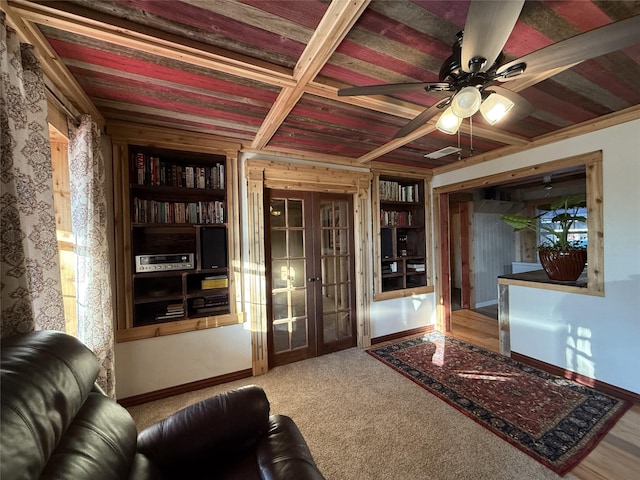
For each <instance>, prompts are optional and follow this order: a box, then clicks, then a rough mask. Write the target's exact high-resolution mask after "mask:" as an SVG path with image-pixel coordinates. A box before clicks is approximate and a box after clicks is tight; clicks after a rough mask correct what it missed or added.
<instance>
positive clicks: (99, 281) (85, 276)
mask: <svg viewBox="0 0 640 480" xmlns="http://www.w3.org/2000/svg"><path fill="white" fill-rule="evenodd" d="M69 173H70V175H69V178H70V180H71V185H70V186H71V223H72V229H73V236H74V243H75V254H76V291H77V304H76V311H77V315H78V338H80V340H82V341H83V342H84V344H85V345H87V346H88V347H89V348H90V349H91V350H93V352H94V353H95V354H96V355H97V356H98V358H99V359H100V365H101V368H100V373H99V375H98V380H97V382H98V384H99V385H100V387H102V389H103V390H104V391H105V393H107V395H110V396H111V397H114V396H115V376H114V371H113V366H114V357H113V350H114V334H113V323H114V318H113V308H112V300H111V267H110V263H109V244H108V232H107V199H106V195H105V188H106V172H105V165H104V158H103V156H102V151H101V148H100V132H99V130H98V126H97V125H96V123H95V122H93V121H92V119H91V117H90V116H89V115H83V116H82V118H81V119H80V125H79V126H78V127H76V126H75V125H72V124H71V122H69Z"/></svg>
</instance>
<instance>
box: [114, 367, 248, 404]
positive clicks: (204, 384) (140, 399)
mask: <svg viewBox="0 0 640 480" xmlns="http://www.w3.org/2000/svg"><path fill="white" fill-rule="evenodd" d="M249 377H251V369H250V368H247V369H246V370H240V371H238V372H232V373H227V374H225V375H219V376H217V377H211V378H205V379H203V380H197V381H195V382H189V383H183V384H182V385H176V386H174V387H168V388H162V389H160V390H154V391H153V392H148V393H141V394H140V395H134V396H131V397H126V398H122V399H118V403H119V404H120V405H122V406H123V407H125V408H128V407H133V406H135V405H142V404H143V403H148V402H153V401H155V400H162V399H164V398H169V397H173V396H174V395H181V394H183V393H189V392H195V391H196V390H201V389H203V388H209V387H215V386H216V385H222V384H223V383H228V382H233V381H235V380H242V379H243V378H249Z"/></svg>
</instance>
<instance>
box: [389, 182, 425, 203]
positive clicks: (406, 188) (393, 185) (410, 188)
mask: <svg viewBox="0 0 640 480" xmlns="http://www.w3.org/2000/svg"><path fill="white" fill-rule="evenodd" d="M418 192H419V190H418V184H417V183H416V184H415V185H402V184H400V183H398V182H394V181H392V180H380V200H381V201H383V202H385V201H386V202H412V203H414V202H419V201H420V198H419V194H418Z"/></svg>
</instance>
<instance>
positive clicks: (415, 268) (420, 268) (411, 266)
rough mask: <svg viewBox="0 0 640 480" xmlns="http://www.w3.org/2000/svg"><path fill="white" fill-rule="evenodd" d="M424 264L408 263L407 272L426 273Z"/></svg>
mask: <svg viewBox="0 0 640 480" xmlns="http://www.w3.org/2000/svg"><path fill="white" fill-rule="evenodd" d="M424 271H425V268H424V263H407V272H424Z"/></svg>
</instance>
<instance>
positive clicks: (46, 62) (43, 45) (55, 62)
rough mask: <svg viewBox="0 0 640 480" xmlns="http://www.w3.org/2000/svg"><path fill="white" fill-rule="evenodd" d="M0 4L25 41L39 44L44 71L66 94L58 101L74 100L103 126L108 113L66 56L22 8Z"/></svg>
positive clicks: (2, 1)
mask: <svg viewBox="0 0 640 480" xmlns="http://www.w3.org/2000/svg"><path fill="white" fill-rule="evenodd" d="M0 7H2V10H3V11H4V12H5V13H6V15H7V20H8V22H9V25H11V26H12V27H13V28H14V29H15V30H16V31H17V32H18V34H19V36H20V37H21V39H22V41H24V42H27V43H30V44H31V45H33V46H34V47H35V50H36V55H37V56H38V58H39V60H40V66H41V67H42V71H43V73H44V75H45V76H46V77H47V78H48V79H49V80H50V81H51V82H52V83H53V84H54V85H55V86H56V87H57V88H58V89H59V91H60V92H61V93H62V94H63V95H64V96H65V97H66V98H65V99H58V101H60V102H61V103H62V102H64V100H67V101H69V102H71V103H72V104H73V105H74V107H75V108H76V109H77V110H79V111H80V112H82V113H87V114H89V115H91V118H92V120H93V121H94V122H96V123H97V124H98V126H99V128H100V129H102V128H103V127H104V117H103V116H102V114H101V113H100V111H99V110H98V109H97V108H96V106H95V105H94V104H93V102H92V101H91V100H90V99H89V96H88V95H87V94H86V93H85V92H84V90H83V89H82V87H81V86H80V85H79V84H78V82H77V81H76V79H75V77H74V76H73V75H71V72H69V70H68V69H67V67H66V66H65V64H64V62H63V61H62V59H61V58H60V57H59V56H58V54H56V52H55V51H54V50H53V49H52V48H51V45H49V42H48V41H47V39H46V38H45V37H44V35H42V33H41V32H40V30H39V29H38V28H37V27H36V26H35V25H33V24H31V23H30V22H29V21H27V20H26V19H25V18H24V17H22V16H21V14H20V12H17V11H15V9H14V8H13V6H12V5H9V4H8V3H7V0H0Z"/></svg>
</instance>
